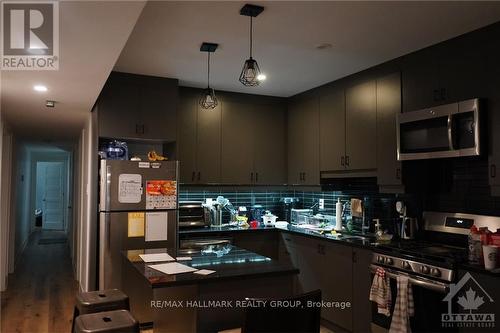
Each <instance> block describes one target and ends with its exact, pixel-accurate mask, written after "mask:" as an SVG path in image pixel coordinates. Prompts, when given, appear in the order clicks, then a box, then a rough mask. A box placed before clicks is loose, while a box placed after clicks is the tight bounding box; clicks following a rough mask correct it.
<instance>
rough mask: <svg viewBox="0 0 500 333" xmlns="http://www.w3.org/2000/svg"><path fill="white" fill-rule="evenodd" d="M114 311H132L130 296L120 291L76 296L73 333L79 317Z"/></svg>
mask: <svg viewBox="0 0 500 333" xmlns="http://www.w3.org/2000/svg"><path fill="white" fill-rule="evenodd" d="M112 310H130V305H129V299H128V296H127V295H125V294H124V293H123V292H122V291H120V290H118V289H108V290H97V291H89V292H82V293H78V294H77V295H76V304H75V309H74V311H73V324H72V327H71V332H74V331H75V319H76V317H78V316H79V315H84V314H90V313H97V312H103V311H112Z"/></svg>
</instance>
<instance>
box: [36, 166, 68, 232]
mask: <svg viewBox="0 0 500 333" xmlns="http://www.w3.org/2000/svg"><path fill="white" fill-rule="evenodd" d="M39 166H40V167H39ZM37 169H38V170H40V171H41V172H43V173H44V174H45V177H44V178H45V183H44V184H43V185H44V191H43V228H44V229H51V230H64V179H65V172H64V171H65V169H64V162H42V163H37ZM37 172H38V171H37Z"/></svg>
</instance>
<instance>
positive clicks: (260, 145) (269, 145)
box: [254, 105, 286, 185]
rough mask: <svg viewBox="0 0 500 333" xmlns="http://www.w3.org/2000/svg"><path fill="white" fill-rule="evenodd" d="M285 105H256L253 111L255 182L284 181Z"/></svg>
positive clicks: (283, 182) (271, 183)
mask: <svg viewBox="0 0 500 333" xmlns="http://www.w3.org/2000/svg"><path fill="white" fill-rule="evenodd" d="M285 111H286V109H285V107H284V106H282V105H258V106H257V109H256V110H255V113H254V117H255V120H254V128H255V138H254V145H255V146H254V171H255V183H256V184H266V185H283V184H285V183H286V175H285V172H286V171H285V170H286V156H285V153H286V152H285V145H286V143H285V141H286V132H285V122H286V118H285Z"/></svg>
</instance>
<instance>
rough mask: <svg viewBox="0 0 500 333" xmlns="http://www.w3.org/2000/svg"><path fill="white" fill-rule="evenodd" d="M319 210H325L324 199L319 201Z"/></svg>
mask: <svg viewBox="0 0 500 333" xmlns="http://www.w3.org/2000/svg"><path fill="white" fill-rule="evenodd" d="M319 209H325V199H319Z"/></svg>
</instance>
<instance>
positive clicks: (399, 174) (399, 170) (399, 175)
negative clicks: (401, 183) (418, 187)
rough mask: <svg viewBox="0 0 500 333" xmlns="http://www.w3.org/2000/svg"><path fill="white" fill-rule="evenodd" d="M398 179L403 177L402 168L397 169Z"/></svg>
mask: <svg viewBox="0 0 500 333" xmlns="http://www.w3.org/2000/svg"><path fill="white" fill-rule="evenodd" d="M396 179H401V168H397V169H396Z"/></svg>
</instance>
